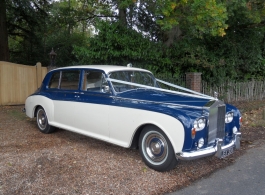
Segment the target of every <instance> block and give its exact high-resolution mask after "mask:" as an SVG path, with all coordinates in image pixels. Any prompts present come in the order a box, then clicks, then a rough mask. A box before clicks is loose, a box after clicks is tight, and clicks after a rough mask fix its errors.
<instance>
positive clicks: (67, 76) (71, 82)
mask: <svg viewBox="0 0 265 195" xmlns="http://www.w3.org/2000/svg"><path fill="white" fill-rule="evenodd" d="M79 77H80V71H79V70H63V71H62V78H61V85H60V88H61V89H68V90H78V85H79Z"/></svg>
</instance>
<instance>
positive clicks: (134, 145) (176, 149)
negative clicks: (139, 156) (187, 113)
mask: <svg viewBox="0 0 265 195" xmlns="http://www.w3.org/2000/svg"><path fill="white" fill-rule="evenodd" d="M176 120H177V119H176ZM180 124H181V125H182V123H180ZM147 126H155V127H157V128H159V129H160V130H161V131H162V132H163V133H164V134H165V135H166V136H167V138H168V140H169V141H170V143H171V145H172V147H173V150H174V152H175V153H178V152H181V151H182V148H183V145H184V139H185V132H184V126H183V125H182V128H183V129H180V130H175V132H176V133H178V132H179V135H178V136H179V137H176V135H175V136H174V135H173V136H172V135H170V134H171V133H170V131H172V130H169V131H167V130H166V128H165V127H163V125H159V124H157V123H152V122H150V123H144V124H141V125H140V126H139V127H138V128H137V129H136V131H135V133H134V135H133V138H132V141H131V145H130V148H132V149H138V148H139V138H140V134H141V132H142V131H143V129H144V128H145V127H147ZM173 131H174V130H173ZM178 138H180V139H178ZM178 141H179V142H181V143H176V142H178Z"/></svg>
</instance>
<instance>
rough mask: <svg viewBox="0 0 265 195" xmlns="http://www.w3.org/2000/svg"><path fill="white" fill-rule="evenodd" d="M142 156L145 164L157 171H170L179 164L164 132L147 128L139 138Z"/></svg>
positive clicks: (154, 127) (150, 127)
mask: <svg viewBox="0 0 265 195" xmlns="http://www.w3.org/2000/svg"><path fill="white" fill-rule="evenodd" d="M139 148H140V154H141V156H142V158H143V161H144V162H145V164H146V165H147V166H148V167H150V168H152V169H154V170H156V171H161V172H163V171H169V170H171V169H173V168H174V167H175V166H176V164H177V159H176V157H175V154H174V150H173V147H172V145H171V143H170V141H169V139H168V138H167V136H166V135H165V133H164V132H163V131H161V130H160V129H159V128H158V127H156V126H152V125H149V126H146V127H145V128H144V129H143V131H142V132H141V135H140V138H139Z"/></svg>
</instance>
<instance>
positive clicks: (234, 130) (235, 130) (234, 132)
mask: <svg viewBox="0 0 265 195" xmlns="http://www.w3.org/2000/svg"><path fill="white" fill-rule="evenodd" d="M237 131H238V130H237V128H236V126H234V127H233V134H236V133H237Z"/></svg>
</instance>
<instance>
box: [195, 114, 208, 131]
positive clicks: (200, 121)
mask: <svg viewBox="0 0 265 195" xmlns="http://www.w3.org/2000/svg"><path fill="white" fill-rule="evenodd" d="M205 125H206V119H205V118H204V117H202V118H197V119H196V120H195V121H194V124H193V127H194V128H195V129H196V131H200V130H203V129H204V127H205Z"/></svg>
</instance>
